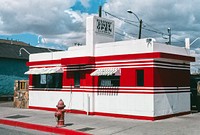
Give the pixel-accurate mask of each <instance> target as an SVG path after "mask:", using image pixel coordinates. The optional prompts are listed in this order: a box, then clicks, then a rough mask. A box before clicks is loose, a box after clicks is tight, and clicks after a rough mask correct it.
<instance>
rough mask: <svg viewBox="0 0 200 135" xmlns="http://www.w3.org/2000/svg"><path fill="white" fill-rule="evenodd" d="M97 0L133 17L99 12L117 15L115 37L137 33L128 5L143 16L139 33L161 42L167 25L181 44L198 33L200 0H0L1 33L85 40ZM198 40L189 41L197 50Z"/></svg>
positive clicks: (40, 40)
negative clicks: (88, 20)
mask: <svg viewBox="0 0 200 135" xmlns="http://www.w3.org/2000/svg"><path fill="white" fill-rule="evenodd" d="M99 5H103V10H104V11H107V12H109V13H111V14H112V15H115V16H117V17H120V18H123V19H124V20H130V21H133V22H131V23H132V24H133V25H131V24H129V23H125V22H124V21H122V20H118V19H116V18H113V17H111V16H110V15H108V14H105V13H103V17H107V18H111V19H115V20H116V23H115V24H116V32H117V33H116V38H117V39H116V40H128V39H131V38H133V39H136V38H137V37H138V27H137V26H138V20H137V18H136V17H135V16H134V15H133V14H129V13H127V10H128V9H130V10H132V11H133V12H134V13H135V14H136V15H137V16H138V17H139V18H140V19H142V20H143V29H142V38H145V37H153V38H156V40H157V41H158V42H163V43H165V42H167V41H168V39H164V38H168V36H167V34H168V32H167V28H171V32H172V44H175V45H179V46H184V38H186V37H189V38H191V42H192V41H193V40H194V39H195V38H197V37H200V34H199V31H200V23H199V22H200V14H199V5H200V1H199V0H0V38H13V39H15V40H21V41H24V42H29V43H31V44H32V45H35V46H44V47H52V48H57V49H59V48H60V49H63V48H67V47H68V46H71V45H73V44H74V43H77V42H79V43H82V44H85V18H86V17H87V16H89V15H91V14H98V6H99ZM146 29H150V30H154V31H155V32H151V31H148V30H146ZM156 32H157V33H156ZM161 33H164V35H162V34H161ZM163 37H164V38H163ZM199 46H200V42H199V41H197V42H195V44H193V45H192V46H191V47H192V49H194V50H195V49H196V51H199V49H198V47H199Z"/></svg>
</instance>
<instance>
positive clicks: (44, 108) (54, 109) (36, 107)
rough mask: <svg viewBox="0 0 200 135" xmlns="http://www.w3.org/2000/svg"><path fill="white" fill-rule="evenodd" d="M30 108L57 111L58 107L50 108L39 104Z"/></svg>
mask: <svg viewBox="0 0 200 135" xmlns="http://www.w3.org/2000/svg"><path fill="white" fill-rule="evenodd" d="M28 108H29V109H36V110H45V111H54V112H55V111H56V108H49V107H38V106H29V107H28Z"/></svg>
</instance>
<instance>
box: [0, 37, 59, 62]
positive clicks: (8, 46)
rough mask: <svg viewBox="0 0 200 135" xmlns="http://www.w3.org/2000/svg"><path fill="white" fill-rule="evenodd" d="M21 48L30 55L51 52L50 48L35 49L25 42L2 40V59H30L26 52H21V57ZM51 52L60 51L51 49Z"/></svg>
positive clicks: (0, 52)
mask: <svg viewBox="0 0 200 135" xmlns="http://www.w3.org/2000/svg"><path fill="white" fill-rule="evenodd" d="M21 48H24V49H26V50H27V51H28V52H29V53H42V52H50V51H49V49H48V48H41V47H34V46H31V45H29V44H26V43H23V42H17V41H15V42H12V41H9V40H0V58H11V59H24V60H28V59H29V54H28V53H26V52H25V51H24V50H21V54H22V55H21V56H20V55H19V50H20V49H21ZM51 51H58V50H55V49H51Z"/></svg>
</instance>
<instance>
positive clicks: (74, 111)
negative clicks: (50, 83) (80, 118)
mask: <svg viewBox="0 0 200 135" xmlns="http://www.w3.org/2000/svg"><path fill="white" fill-rule="evenodd" d="M66 112H68V113H75V114H87V112H86V111H82V110H74V109H67V110H66Z"/></svg>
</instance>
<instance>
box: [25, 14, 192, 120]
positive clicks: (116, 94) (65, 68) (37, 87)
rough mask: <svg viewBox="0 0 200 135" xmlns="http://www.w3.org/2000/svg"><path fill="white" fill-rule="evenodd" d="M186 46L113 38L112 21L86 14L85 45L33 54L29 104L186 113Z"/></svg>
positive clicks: (134, 113) (117, 112)
mask: <svg viewBox="0 0 200 135" xmlns="http://www.w3.org/2000/svg"><path fill="white" fill-rule="evenodd" d="M194 60H195V59H194V57H191V56H190V51H189V50H188V49H186V48H182V47H177V46H172V45H166V44H161V43H158V42H156V41H155V39H152V38H146V39H139V40H127V41H120V42H115V41H114V22H113V21H111V20H107V19H104V18H99V17H95V16H92V17H89V18H87V23H86V45H83V46H74V47H70V48H68V51H60V52H53V53H39V54H31V55H30V59H29V62H28V63H27V65H28V66H29V70H28V71H27V72H26V74H29V108H32V109H41V110H52V111H54V110H55V109H56V104H57V102H58V101H59V100H60V99H63V101H64V102H65V104H66V106H67V107H66V110H67V111H69V112H74V113H82V114H88V115H103V116H112V117H122V118H133V119H144V120H158V119H163V118H168V117H172V116H177V115H183V114H188V113H190V62H193V61H194Z"/></svg>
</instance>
